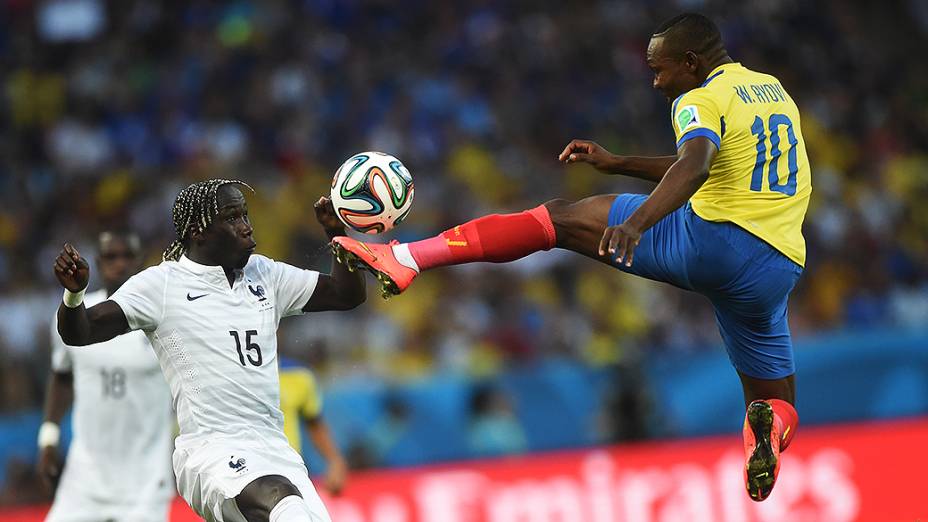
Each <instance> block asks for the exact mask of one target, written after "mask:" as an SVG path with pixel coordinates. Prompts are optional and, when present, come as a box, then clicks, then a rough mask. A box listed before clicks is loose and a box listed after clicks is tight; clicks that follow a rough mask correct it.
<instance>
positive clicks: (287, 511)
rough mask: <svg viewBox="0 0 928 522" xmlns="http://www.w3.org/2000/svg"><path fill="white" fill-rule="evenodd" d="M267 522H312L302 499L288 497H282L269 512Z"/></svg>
mask: <svg viewBox="0 0 928 522" xmlns="http://www.w3.org/2000/svg"><path fill="white" fill-rule="evenodd" d="M268 521H269V522H312V521H313V517H312V513H311V512H310V511H309V506H307V505H306V501H304V500H303V498H302V497H299V496H297V495H290V496H289V497H284V498H283V499H281V501H280V502H278V503H277V505H276V506H274V509H272V510H271V514H270V516H269V517H268Z"/></svg>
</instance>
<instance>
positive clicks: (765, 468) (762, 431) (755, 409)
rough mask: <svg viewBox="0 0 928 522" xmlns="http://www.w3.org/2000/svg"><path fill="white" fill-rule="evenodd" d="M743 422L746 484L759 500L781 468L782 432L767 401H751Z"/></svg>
mask: <svg viewBox="0 0 928 522" xmlns="http://www.w3.org/2000/svg"><path fill="white" fill-rule="evenodd" d="M744 424H745V425H744V454H745V459H746V461H745V464H744V484H745V487H746V488H747V490H748V495H750V497H751V500H754V501H757V502H760V501H762V500H764V499H765V498H767V497H768V496H769V495H770V492H771V491H773V485H774V484H775V483H776V481H777V474H778V473H779V472H780V432H779V429H778V427H777V425H776V424H777V423H776V422H775V419H774V413H773V407H772V406H771V405H770V404H769V403H768V402H766V401H754V402H752V403H751V404H750V405H748V411H747V414H746V415H745V419H744Z"/></svg>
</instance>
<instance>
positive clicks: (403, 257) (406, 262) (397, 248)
mask: <svg viewBox="0 0 928 522" xmlns="http://www.w3.org/2000/svg"><path fill="white" fill-rule="evenodd" d="M392 248H393V257H395V258H396V260H397V262H399V264H401V265H403V266H405V267H406V268H410V269H412V270H415V271H416V273H419V265H418V263H416V259H415V258H414V257H412V253H411V252H410V251H409V243H400V244H398V245H393V247H392Z"/></svg>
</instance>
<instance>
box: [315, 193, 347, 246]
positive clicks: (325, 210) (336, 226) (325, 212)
mask: <svg viewBox="0 0 928 522" xmlns="http://www.w3.org/2000/svg"><path fill="white" fill-rule="evenodd" d="M313 210H314V211H315V212H316V221H318V222H319V224H320V225H322V228H323V229H325V232H326V234H328V235H329V236H344V235H345V225H344V223H342V222H341V220H340V219H338V215H337V214H335V207H334V206H332V200H331V199H329V198H328V197H326V196H322V197H321V198H319V201H316V203H315V204H313Z"/></svg>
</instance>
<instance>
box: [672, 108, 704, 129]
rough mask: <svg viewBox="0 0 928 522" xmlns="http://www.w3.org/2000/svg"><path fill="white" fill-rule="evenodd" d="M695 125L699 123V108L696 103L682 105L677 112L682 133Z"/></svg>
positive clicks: (678, 124)
mask: <svg viewBox="0 0 928 522" xmlns="http://www.w3.org/2000/svg"><path fill="white" fill-rule="evenodd" d="M693 125H699V109H697V108H696V106H695V105H687V106H686V107H681V108H680V110H679V111H678V112H677V128H678V129H680V132H681V133H682V132H683V131H685V130H686V129H687V128H689V127H692V126H693Z"/></svg>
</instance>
